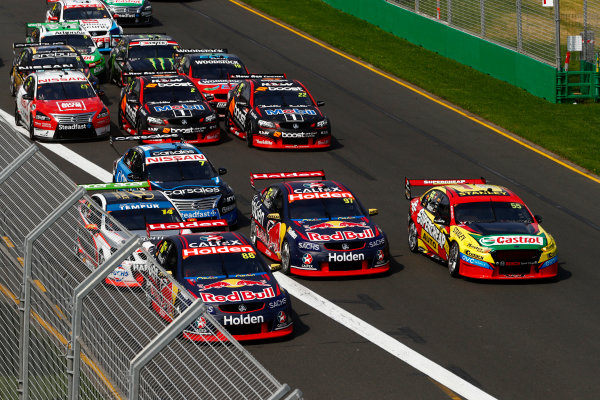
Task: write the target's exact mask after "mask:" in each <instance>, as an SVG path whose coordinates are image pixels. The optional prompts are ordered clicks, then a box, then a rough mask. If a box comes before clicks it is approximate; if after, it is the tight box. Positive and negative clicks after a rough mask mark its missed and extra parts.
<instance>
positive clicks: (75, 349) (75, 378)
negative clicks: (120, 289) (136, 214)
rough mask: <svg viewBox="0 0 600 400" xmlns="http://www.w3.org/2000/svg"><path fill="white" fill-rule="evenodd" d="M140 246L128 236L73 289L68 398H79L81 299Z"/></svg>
mask: <svg viewBox="0 0 600 400" xmlns="http://www.w3.org/2000/svg"><path fill="white" fill-rule="evenodd" d="M140 246H141V244H140V239H139V238H138V237H136V236H132V237H131V238H129V240H128V241H127V242H125V244H123V246H121V247H120V248H119V249H118V250H117V251H116V252H115V253H114V254H111V256H110V258H109V259H108V260H106V261H105V262H104V263H103V264H102V265H100V266H99V267H98V268H97V269H96V270H95V271H94V272H93V273H92V274H90V275H89V276H88V277H87V278H85V279H84V280H83V281H82V282H81V283H80V284H79V285H77V287H76V288H75V290H74V291H73V299H72V304H73V311H72V314H71V329H72V330H71V349H70V350H69V352H68V355H67V373H68V374H69V396H68V397H67V398H68V399H69V400H77V399H78V398H79V382H80V379H79V378H80V364H81V343H80V342H79V337H80V336H81V319H82V312H83V299H84V298H85V297H86V296H87V295H88V294H89V293H90V292H91V291H92V290H94V289H95V288H96V287H97V286H98V285H101V284H102V282H103V281H104V278H106V277H107V276H108V275H109V274H110V273H111V272H113V271H114V270H115V269H116V268H117V267H118V266H119V264H121V262H123V260H125V259H126V258H127V257H129V256H130V255H131V253H133V252H134V251H135V250H137V249H138V248H139V247H140Z"/></svg>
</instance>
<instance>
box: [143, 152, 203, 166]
mask: <svg viewBox="0 0 600 400" xmlns="http://www.w3.org/2000/svg"><path fill="white" fill-rule="evenodd" d="M174 161H208V160H207V159H206V156H205V155H204V154H187V155H173V156H158V157H147V158H146V165H150V164H157V163H166V162H174Z"/></svg>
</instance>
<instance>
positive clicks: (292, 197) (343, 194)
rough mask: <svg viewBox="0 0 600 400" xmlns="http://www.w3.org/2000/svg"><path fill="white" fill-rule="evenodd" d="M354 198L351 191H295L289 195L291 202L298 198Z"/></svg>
mask: <svg viewBox="0 0 600 400" xmlns="http://www.w3.org/2000/svg"><path fill="white" fill-rule="evenodd" d="M342 198H346V199H352V198H354V196H352V193H350V192H318V193H294V194H290V195H288V200H289V202H290V203H292V202H294V201H296V200H313V199H342Z"/></svg>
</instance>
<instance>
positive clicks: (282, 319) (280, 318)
mask: <svg viewBox="0 0 600 400" xmlns="http://www.w3.org/2000/svg"><path fill="white" fill-rule="evenodd" d="M285 321H287V315H285V313H284V312H283V311H279V312H278V313H277V322H279V324H280V325H281V324H285Z"/></svg>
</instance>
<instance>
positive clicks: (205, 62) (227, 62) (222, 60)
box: [194, 58, 242, 68]
mask: <svg viewBox="0 0 600 400" xmlns="http://www.w3.org/2000/svg"><path fill="white" fill-rule="evenodd" d="M194 64H198V65H202V64H233V65H236V66H239V67H238V68H241V67H242V66H241V65H240V62H239V61H237V60H228V59H226V58H219V59H212V60H210V59H209V60H194Z"/></svg>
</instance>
